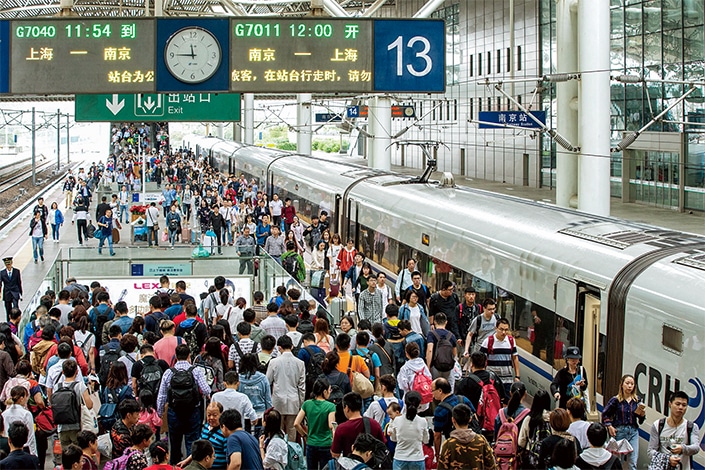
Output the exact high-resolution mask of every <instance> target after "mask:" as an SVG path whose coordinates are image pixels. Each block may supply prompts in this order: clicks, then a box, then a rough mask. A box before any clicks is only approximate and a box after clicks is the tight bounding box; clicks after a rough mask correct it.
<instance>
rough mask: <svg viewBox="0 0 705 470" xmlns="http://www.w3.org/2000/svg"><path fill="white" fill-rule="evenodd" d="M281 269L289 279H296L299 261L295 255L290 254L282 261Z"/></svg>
mask: <svg viewBox="0 0 705 470" xmlns="http://www.w3.org/2000/svg"><path fill="white" fill-rule="evenodd" d="M282 267H283V268H284V270H285V271H286V272H288V273H289V274H290V275H291V277H293V278H294V279H297V276H296V273H297V272H298V271H299V260H298V259H297V257H296V254H295V253H294V254H291V255H289V256H287V257H286V258H284V259H283V260H282Z"/></svg>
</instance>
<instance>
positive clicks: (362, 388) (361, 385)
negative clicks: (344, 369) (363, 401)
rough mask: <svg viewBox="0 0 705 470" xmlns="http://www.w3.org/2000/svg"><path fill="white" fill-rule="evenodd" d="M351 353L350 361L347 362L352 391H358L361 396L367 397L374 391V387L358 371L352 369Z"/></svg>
mask: <svg viewBox="0 0 705 470" xmlns="http://www.w3.org/2000/svg"><path fill="white" fill-rule="evenodd" d="M352 361H353V358H352V354H350V363H349V364H348V377H350V376H351V375H352V379H351V380H350V385H351V386H352V391H353V392H355V393H359V394H360V396H361V397H362V398H369V397H371V396H372V395H374V393H375V389H374V387H373V386H372V382H370V380H369V379H368V378H367V377H365V376H364V375H362V374H361V373H359V372H358V371H356V370H352Z"/></svg>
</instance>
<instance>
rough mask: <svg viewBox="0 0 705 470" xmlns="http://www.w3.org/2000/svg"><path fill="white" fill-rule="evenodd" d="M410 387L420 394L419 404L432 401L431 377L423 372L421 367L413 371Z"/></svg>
mask: <svg viewBox="0 0 705 470" xmlns="http://www.w3.org/2000/svg"><path fill="white" fill-rule="evenodd" d="M411 389H412V390H414V391H416V392H419V393H420V394H421V404H422V405H425V404H426V403H431V402H432V401H433V387H432V384H431V379H429V378H428V376H426V374H424V373H423V369H421V370H419V371H416V372H415V373H414V383H413V384H412V385H411Z"/></svg>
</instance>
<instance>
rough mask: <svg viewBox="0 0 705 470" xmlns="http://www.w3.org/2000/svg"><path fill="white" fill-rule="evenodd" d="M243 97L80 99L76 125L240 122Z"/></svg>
mask: <svg viewBox="0 0 705 470" xmlns="http://www.w3.org/2000/svg"><path fill="white" fill-rule="evenodd" d="M239 120H240V94H239V93H164V94H158V93H157V94H146V93H145V94H137V95H123V94H112V95H76V121H79V122H101V121H106V122H113V121H125V122H130V121H140V122H150V121H182V122H193V121H207V122H217V121H239Z"/></svg>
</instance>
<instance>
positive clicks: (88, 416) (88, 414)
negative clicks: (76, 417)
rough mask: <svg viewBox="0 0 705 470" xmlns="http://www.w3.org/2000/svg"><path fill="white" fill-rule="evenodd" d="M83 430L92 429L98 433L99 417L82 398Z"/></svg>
mask: <svg viewBox="0 0 705 470" xmlns="http://www.w3.org/2000/svg"><path fill="white" fill-rule="evenodd" d="M81 431H91V432H93V433H95V434H98V419H97V418H96V417H95V414H94V413H93V410H91V409H89V408H88V406H87V405H86V403H85V402H84V401H83V400H81Z"/></svg>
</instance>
